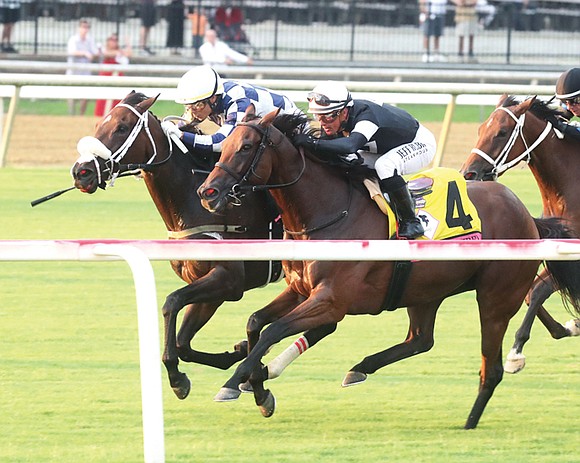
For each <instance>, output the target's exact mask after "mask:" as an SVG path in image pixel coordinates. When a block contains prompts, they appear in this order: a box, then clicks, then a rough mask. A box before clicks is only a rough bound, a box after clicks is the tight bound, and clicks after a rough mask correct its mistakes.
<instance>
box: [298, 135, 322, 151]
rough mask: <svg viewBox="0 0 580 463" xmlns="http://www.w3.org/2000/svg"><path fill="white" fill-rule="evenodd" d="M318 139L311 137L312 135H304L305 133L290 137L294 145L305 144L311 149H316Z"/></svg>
mask: <svg viewBox="0 0 580 463" xmlns="http://www.w3.org/2000/svg"><path fill="white" fill-rule="evenodd" d="M319 141H320V140H319V139H318V138H316V137H313V136H312V135H306V134H305V133H299V134H297V135H295V136H294V138H293V139H292V142H293V143H294V146H306V147H307V148H310V149H312V150H313V151H316V148H317V147H318V142H319Z"/></svg>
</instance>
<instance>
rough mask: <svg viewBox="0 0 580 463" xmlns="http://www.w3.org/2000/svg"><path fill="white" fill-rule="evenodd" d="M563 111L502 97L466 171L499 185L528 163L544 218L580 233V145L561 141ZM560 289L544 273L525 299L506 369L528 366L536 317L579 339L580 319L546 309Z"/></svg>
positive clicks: (483, 128)
mask: <svg viewBox="0 0 580 463" xmlns="http://www.w3.org/2000/svg"><path fill="white" fill-rule="evenodd" d="M560 111H561V110H560V109H557V108H551V107H549V106H548V105H547V104H546V103H545V102H543V101H541V100H537V99H536V98H529V99H527V100H526V101H524V102H519V101H517V100H516V99H515V98H513V97H509V96H508V95H503V96H502V97H501V98H500V101H499V103H498V106H497V108H496V109H495V110H494V111H493V112H492V114H491V115H490V116H489V118H488V119H487V120H486V121H485V122H484V123H483V124H482V125H481V127H480V128H479V138H478V140H477V143H476V145H475V148H474V149H473V151H472V152H471V155H470V156H469V157H468V158H467V160H466V161H465V162H464V163H463V166H462V167H461V172H462V173H463V174H464V176H465V178H467V179H469V180H495V179H496V178H497V177H498V176H499V175H501V174H503V173H504V172H505V171H507V170H508V169H510V168H511V167H514V166H515V165H517V164H519V163H520V162H527V163H528V165H529V166H530V170H531V171H532V174H533V175H534V178H535V179H536V182H537V184H538V187H539V188H540V193H541V196H542V204H543V215H544V216H545V217H563V218H564V219H566V220H568V221H569V222H568V223H569V225H570V227H571V228H572V229H574V230H575V231H576V232H577V233H578V232H580V200H579V198H580V181H579V179H580V145H579V144H578V142H575V141H574V140H570V139H568V138H562V136H561V134H560V133H559V132H557V131H556V130H555V129H554V127H555V124H556V118H557V117H558V116H559V115H561V112H560ZM556 290H557V287H555V284H554V281H553V279H551V278H550V275H549V272H547V271H546V270H545V269H544V270H543V271H542V273H541V274H540V275H539V276H538V278H536V280H535V281H534V284H533V286H532V289H531V291H530V293H529V295H528V297H527V298H526V301H527V302H528V305H529V307H528V310H527V312H526V316H525V317H524V320H523V322H522V326H521V327H520V328H519V329H518V331H517V332H516V336H515V342H514V345H513V347H512V349H511V351H510V353H509V354H508V356H507V359H506V364H505V369H506V371H508V372H510V373H517V372H518V371H520V370H521V369H522V368H524V366H525V356H524V355H523V353H522V350H523V348H524V344H525V343H526V342H527V341H528V339H529V338H530V331H531V329H532V324H533V322H534V319H535V317H536V315H537V316H538V318H539V319H540V321H541V322H542V323H543V324H544V326H545V327H546V328H547V329H548V331H549V332H550V334H551V335H552V337H553V338H555V339H560V338H563V337H566V336H578V335H580V319H575V320H570V321H568V322H567V323H566V324H565V325H561V324H560V323H558V322H557V321H556V320H554V318H552V316H550V314H549V313H548V312H547V311H546V309H544V307H543V305H542V304H543V303H544V301H546V299H548V297H550V295H551V294H552V293H553V292H554V291H556Z"/></svg>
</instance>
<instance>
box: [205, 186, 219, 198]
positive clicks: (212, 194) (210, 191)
mask: <svg viewBox="0 0 580 463" xmlns="http://www.w3.org/2000/svg"><path fill="white" fill-rule="evenodd" d="M217 194H218V190H216V189H215V188H206V189H205V190H204V191H203V196H204V197H205V198H207V199H209V198H213V197H215V196H217Z"/></svg>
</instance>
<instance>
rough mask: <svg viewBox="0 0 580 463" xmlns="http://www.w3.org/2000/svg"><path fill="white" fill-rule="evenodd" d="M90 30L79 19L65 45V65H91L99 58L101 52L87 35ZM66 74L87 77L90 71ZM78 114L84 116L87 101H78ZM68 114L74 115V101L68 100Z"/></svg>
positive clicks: (87, 25) (86, 22) (85, 22)
mask: <svg viewBox="0 0 580 463" xmlns="http://www.w3.org/2000/svg"><path fill="white" fill-rule="evenodd" d="M90 30H91V25H90V24H89V22H88V21H87V20H86V19H81V20H80V21H79V29H78V32H77V33H76V34H74V35H73V36H71V37H70V38H69V40H68V43H67V63H68V64H88V63H92V62H93V60H94V59H95V58H96V57H98V56H100V54H101V52H100V50H99V48H98V47H97V45H96V43H95V41H94V40H93V38H92V37H91V35H90V34H89V31H90ZM66 74H67V75H69V76H71V75H78V76H88V75H90V74H91V71H90V70H88V69H72V68H69V69H67V71H66ZM79 102H80V104H79V114H80V115H81V116H82V115H84V114H85V112H86V109H87V100H84V99H83V100H79ZM68 105H69V112H70V114H75V100H69V102H68Z"/></svg>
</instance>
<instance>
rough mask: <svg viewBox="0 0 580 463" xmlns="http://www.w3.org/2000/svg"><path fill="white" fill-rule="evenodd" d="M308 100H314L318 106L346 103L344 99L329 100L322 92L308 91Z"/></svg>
mask: <svg viewBox="0 0 580 463" xmlns="http://www.w3.org/2000/svg"><path fill="white" fill-rule="evenodd" d="M306 99H307V100H308V102H309V103H310V102H312V101H314V102H315V103H316V104H317V105H318V106H330V105H331V104H332V103H346V101H344V100H331V99H330V98H328V97H327V96H326V95H323V94H322V93H316V92H310V93H308V95H307V96H306Z"/></svg>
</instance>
